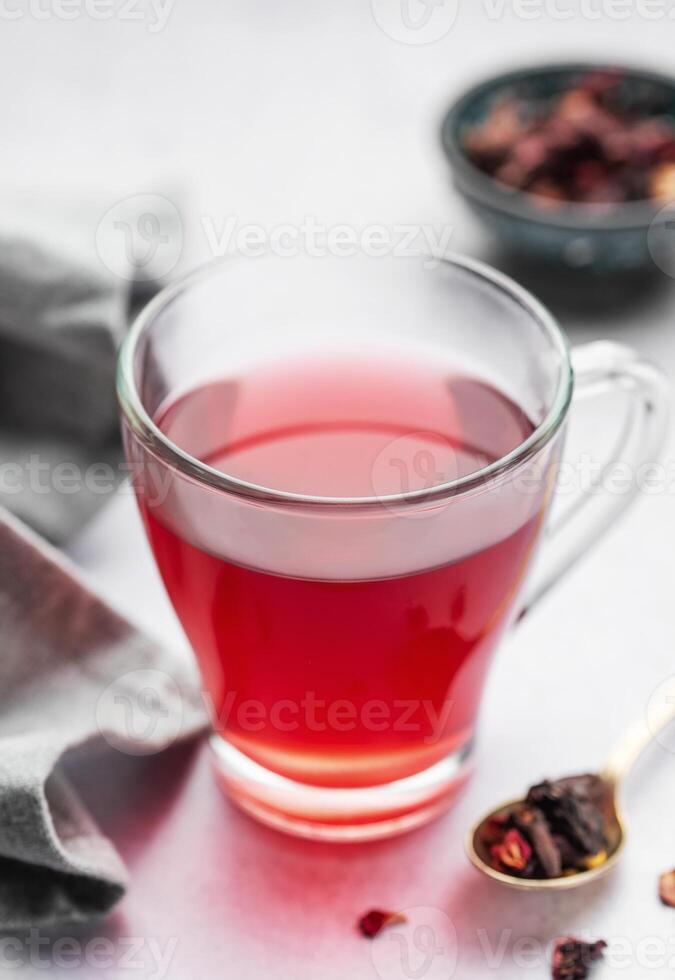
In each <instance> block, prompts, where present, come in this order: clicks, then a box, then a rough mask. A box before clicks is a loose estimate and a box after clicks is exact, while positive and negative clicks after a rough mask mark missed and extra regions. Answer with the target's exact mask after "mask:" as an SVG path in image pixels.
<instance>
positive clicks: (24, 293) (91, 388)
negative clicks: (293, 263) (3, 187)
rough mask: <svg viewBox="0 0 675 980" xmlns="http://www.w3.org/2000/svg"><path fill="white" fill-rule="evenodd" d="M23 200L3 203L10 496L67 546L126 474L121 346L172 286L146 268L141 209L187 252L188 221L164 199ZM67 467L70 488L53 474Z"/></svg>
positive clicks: (17, 509)
mask: <svg viewBox="0 0 675 980" xmlns="http://www.w3.org/2000/svg"><path fill="white" fill-rule="evenodd" d="M148 201H149V202H150V203H148ZM11 204H12V207H9V206H7V207H5V206H4V203H3V207H2V215H3V217H2V225H1V227H0V501H2V503H3V504H4V505H5V506H6V507H7V508H8V509H10V510H11V511H12V512H13V513H15V514H17V515H18V516H20V517H21V518H22V519H23V520H25V521H26V522H27V523H29V524H30V525H31V527H33V528H35V529H36V530H38V531H39V532H40V533H41V534H43V535H45V536H46V537H47V538H49V539H50V540H51V541H53V542H55V543H63V542H65V541H67V540H68V538H69V537H70V536H71V535H72V533H73V532H74V531H75V530H77V529H78V528H79V527H80V526H81V525H82V524H83V523H84V522H85V521H86V520H87V519H88V518H89V517H90V516H92V514H93V513H94V512H95V510H96V509H97V508H98V507H99V506H100V505H101V504H102V503H103V502H104V501H105V500H106V499H109V496H110V494H111V493H112V492H113V491H114V490H115V488H116V486H117V485H118V484H119V483H120V482H121V480H122V479H123V477H124V469H123V464H122V457H121V453H120V449H119V443H118V437H117V434H118V422H117V408H116V402H115V383H114V378H115V362H116V355H117V348H118V345H119V342H120V340H121V339H122V337H123V336H124V333H125V332H126V329H127V325H128V323H129V321H130V318H131V317H132V316H133V315H134V313H135V311H136V309H137V307H138V306H139V304H141V303H142V302H143V301H145V300H146V299H147V298H148V297H149V296H150V295H152V293H153V292H154V291H155V290H156V289H157V288H158V286H159V285H161V284H162V283H161V282H159V283H158V282H157V281H156V279H153V278H152V274H153V266H152V265H150V266H149V267H148V268H145V267H143V268H141V267H140V266H139V267H138V269H135V267H134V254H133V250H131V249H130V239H129V230H130V229H131V230H132V231H133V229H135V227H136V224H137V223H138V221H139V220H140V218H141V217H143V218H145V219H147V218H148V214H147V213H145V212H144V213H143V215H139V214H137V213H136V211H137V210H139V209H141V210H143V209H147V208H151V209H153V210H152V214H150V217H151V218H152V225H151V231H153V230H154V232H155V233H156V236H157V238H158V241H160V242H164V241H168V243H169V246H170V247H171V248H174V252H175V253H176V254H179V251H180V241H179V240H178V239H179V238H180V236H181V233H182V232H181V223H180V216H179V215H178V212H177V210H176V208H175V206H174V205H173V204H172V202H171V201H170V200H168V199H167V198H164V197H162V196H161V195H153V196H152V197H148V195H135V196H134V195H132V196H130V197H128V198H126V199H122V201H120V202H119V203H118V204H116V205H115V206H114V208H113V211H114V214H110V216H109V218H107V217H106V215H107V214H109V212H110V209H108V212H106V205H105V204H104V203H99V204H96V203H93V201H90V200H88V199H82V200H79V201H78V200H73V199H68V201H67V202H64V201H63V200H57V201H54V200H53V199H50V198H45V199H40V201H39V207H36V204H35V202H34V201H33V202H32V207H31V201H30V200H27V199H23V200H21V198H20V196H19V195H18V194H17V195H15V196H14V199H13V200H12V201H11ZM141 230H142V231H143V233H144V234H145V235H146V236H147V235H148V234H149V232H147V231H146V230H145V227H144V226H143V228H142V229H141ZM141 241H142V244H143V243H144V239H142V240H141ZM152 244H153V243H152V241H151V242H150V243H149V247H151V246H152ZM174 245H175V246H176V247H174ZM128 253H130V254H128ZM172 254H173V253H172ZM142 258H143V256H140V257H139V262H140V261H142ZM162 271H163V267H159V268H158V272H162ZM64 463H66V464H68V465H69V466H70V469H69V471H68V472H69V473H70V482H69V484H68V489H67V490H64V489H62V488H61V487H60V486H59V485H58V483H59V481H60V479H61V478H60V477H58V476H57V477H56V479H54V478H53V474H54V473H55V470H56V468H57V467H58V466H61V468H62V467H63V464H64ZM102 465H106V466H107V467H108V477H107V484H108V486H107V491H105V492H104V491H103V490H102V489H101V487H102V485H103V480H102V477H101V471H100V469H99V470H98V475H96V476H95V477H93V478H92V477H91V470H92V468H93V467H95V466H97V467H99V468H100V467H101V466H102Z"/></svg>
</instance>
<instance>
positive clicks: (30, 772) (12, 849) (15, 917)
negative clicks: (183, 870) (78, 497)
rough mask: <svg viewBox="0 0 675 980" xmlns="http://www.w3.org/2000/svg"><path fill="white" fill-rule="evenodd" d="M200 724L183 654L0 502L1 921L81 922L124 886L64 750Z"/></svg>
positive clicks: (147, 748) (147, 741) (126, 745)
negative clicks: (150, 633) (142, 628)
mask: <svg viewBox="0 0 675 980" xmlns="http://www.w3.org/2000/svg"><path fill="white" fill-rule="evenodd" d="M203 725H204V712H203V706H202V703H201V698H200V696H199V684H198V681H197V677H196V672H195V670H194V668H193V667H192V665H191V664H189V663H186V662H184V661H182V660H178V659H177V658H174V657H172V656H170V655H169V654H167V653H166V651H164V650H161V649H160V648H159V647H158V646H157V645H156V644H155V643H154V642H153V641H152V640H150V639H149V638H148V637H147V636H144V635H142V634H141V633H139V632H138V630H136V629H135V628H134V627H133V626H132V625H131V624H130V623H128V622H127V621H125V620H124V619H123V618H121V617H120V616H119V615H118V614H116V613H115V612H114V611H113V610H112V609H110V608H109V607H108V606H107V605H106V604H105V603H104V602H103V601H102V600H101V599H99V598H97V597H96V596H95V595H93V594H92V593H91V592H90V591H89V589H88V588H87V586H86V585H85V584H84V582H83V581H81V580H80V579H79V577H78V574H77V572H76V570H75V568H74V567H73V566H71V564H70V562H69V561H68V560H67V559H65V558H64V557H63V556H62V555H61V554H60V553H59V552H57V551H55V550H54V549H53V548H52V547H51V546H49V545H47V544H45V543H44V541H42V539H40V538H39V537H38V536H37V535H35V534H34V533H33V532H32V531H30V530H29V529H28V528H26V527H25V526H24V525H22V524H21V522H19V521H18V520H17V519H16V518H14V517H12V516H11V515H9V514H8V513H7V512H6V511H2V510H1V509H0V930H3V929H8V928H21V927H25V926H39V927H46V926H50V925H54V924H57V923H62V922H66V921H67V922H77V921H84V920H87V919H90V918H93V917H96V916H100V915H102V914H104V913H106V912H107V911H108V910H109V909H110V908H111V907H112V906H113V905H114V904H115V902H116V901H117V900H118V899H119V898H120V897H121V895H122V894H123V893H124V889H125V885H126V880H127V877H126V871H125V868H124V865H123V863H122V861H121V859H120V857H119V855H118V853H117V851H116V850H115V848H114V846H113V844H112V843H111V842H110V841H109V840H108V839H107V838H105V837H104V836H103V835H102V834H101V832H100V831H99V830H98V828H97V827H96V825H95V824H94V822H93V820H92V819H91V817H90V815H89V814H88V813H87V811H86V809H85V808H84V806H83V805H82V803H81V801H80V800H79V799H78V797H77V794H76V792H75V791H74V789H73V788H72V787H71V786H70V785H69V783H68V781H67V780H66V778H65V776H64V775H63V773H62V771H61V769H60V767H59V762H60V760H61V759H62V758H63V756H64V755H65V754H66V753H67V752H68V751H69V750H71V749H75V748H78V747H80V746H83V745H90V744H92V743H94V742H96V741H98V742H101V743H102V744H105V742H107V743H108V744H109V746H111V749H110V751H114V750H117V751H122V752H129V753H131V754H149V753H153V752H158V751H160V750H161V749H163V748H166V747H167V746H168V745H170V744H171V743H173V742H174V741H176V740H178V739H184V738H186V737H189V736H190V735H192V734H194V733H195V732H197V731H199V730H200V729H201V728H202V727H203Z"/></svg>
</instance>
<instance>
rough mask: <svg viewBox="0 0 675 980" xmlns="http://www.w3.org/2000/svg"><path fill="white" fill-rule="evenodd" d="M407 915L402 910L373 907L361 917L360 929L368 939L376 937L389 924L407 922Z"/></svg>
mask: <svg viewBox="0 0 675 980" xmlns="http://www.w3.org/2000/svg"><path fill="white" fill-rule="evenodd" d="M406 921H407V920H406V917H405V916H404V915H402V914H401V913H400V912H385V911H383V910H382V909H371V910H370V912H366V914H365V915H363V916H361V918H360V919H359V923H358V925H359V929H360V930H361V932H362V933H363V935H364V936H366V937H367V938H368V939H374V938H375V936H377V935H379V933H381V932H382V930H383V929H386V928H387V926H393V925H397V924H398V923H401V922H406Z"/></svg>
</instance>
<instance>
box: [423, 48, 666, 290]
mask: <svg viewBox="0 0 675 980" xmlns="http://www.w3.org/2000/svg"><path fill="white" fill-rule="evenodd" d="M617 67H621V66H617V65H603V64H593V63H584V64H581V63H580V64H571V65H555V66H548V67H541V68H530V69H525V70H521V71H516V72H510V73H507V74H503V75H499V76H497V77H495V78H492V79H490V80H489V81H486V82H483V83H482V84H480V85H476V86H474V87H473V88H471V89H470V90H469V91H468V92H466V93H465V94H464V95H463V96H462V97H461V98H460V99H458V101H457V102H455V104H454V105H453V106H452V107H451V109H450V110H449V112H448V113H447V115H446V116H445V119H444V120H443V126H442V131H441V135H442V140H443V148H444V150H445V153H446V155H447V157H448V160H449V161H450V165H451V167H452V170H453V174H454V179H455V184H456V186H457V188H458V190H459V192H460V193H461V194H462V195H463V197H464V198H465V199H466V200H467V202H468V203H469V205H470V206H471V208H472V209H473V210H474V212H475V213H476V214H477V216H478V217H479V218H480V219H481V221H482V222H483V223H484V224H485V225H486V226H488V227H489V229H490V230H491V231H492V232H493V233H494V234H495V235H496V236H497V237H498V238H499V239H500V241H501V243H502V245H503V246H504V247H506V248H507V249H508V250H509V251H512V252H514V253H517V254H519V255H520V256H524V257H530V258H533V259H537V260H539V261H547V262H549V263H551V262H553V263H558V264H560V263H563V264H564V265H565V266H569V267H574V268H577V269H588V270H591V271H593V272H599V273H607V272H609V273H616V272H622V271H628V270H635V271H644V270H646V269H647V268H649V267H652V266H653V262H652V258H651V255H650V250H649V245H648V240H647V234H648V232H649V229H650V227H651V226H652V223H653V222H654V219H655V217H656V215H657V214H658V213H659V211H660V210H661V209H662V207H663V203H661V204H655V203H654V202H653V201H635V202H630V203H626V204H617V205H616V207H614V208H613V209H612V210H611V212H606V211H605V212H604V213H603V212H602V211H599V210H598V209H597V208H594V207H593V206H590V205H584V204H577V203H570V204H565V205H563V206H561V207H560V208H558V209H556V211H555V212H551V211H547V210H543V209H542V208H541V207H537V205H536V204H533V203H532V199H531V196H530V195H528V194H527V193H525V192H523V191H518V190H514V189H513V188H509V187H507V186H506V185H505V184H502V183H500V182H499V181H497V180H495V179H494V178H493V177H491V176H489V174H486V173H484V172H483V171H482V170H480V169H478V167H476V166H475V165H474V164H473V163H472V162H471V160H470V159H469V158H468V156H467V154H466V152H465V151H464V149H463V145H464V136H465V133H466V131H467V129H468V128H470V127H472V126H475V125H476V124H478V123H480V122H481V121H483V120H484V119H485V118H486V116H487V114H488V112H489V110H490V108H491V106H492V104H493V103H494V102H495V100H497V99H499V98H501V97H503V96H504V95H505V94H507V93H511V94H514V95H515V96H523V97H526V96H529V97H535V98H542V99H545V98H551V97H555V95H556V94H557V93H558V92H563V91H565V90H566V89H567V88H569V87H570V85H572V84H573V83H574V81H575V79H576V78H577V77H578V76H580V75H583V74H586V73H588V72H590V71H597V70H603V69H611V68H617ZM621 72H622V76H623V77H622V81H621V83H620V84H621V85H624V86H627V94H628V95H629V96H631V95H633V94H635V95H637V96H639V97H640V98H643V99H647V100H649V101H650V102H651V101H653V102H654V103H655V104H657V105H658V107H659V108H658V114H659V115H666V116H671V117H672V118H673V120H674V121H675V81H673V80H671V79H670V78H668V77H666V76H664V75H659V74H656V73H654V72H649V71H641V70H637V69H633V68H623V67H621Z"/></svg>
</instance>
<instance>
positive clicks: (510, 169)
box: [463, 70, 675, 210]
mask: <svg viewBox="0 0 675 980" xmlns="http://www.w3.org/2000/svg"><path fill="white" fill-rule="evenodd" d="M463 145H464V149H465V151H466V154H467V156H468V157H469V159H470V160H471V161H472V163H473V164H474V165H475V166H476V167H478V168H479V169H480V170H482V171H484V172H485V173H487V174H489V175H490V176H491V177H493V178H494V179H495V180H497V181H498V182H499V183H501V184H503V185H505V186H506V187H508V188H511V189H512V190H519V191H524V192H525V193H527V195H528V197H529V199H530V201H531V203H532V204H534V205H535V206H536V207H539V208H543V209H545V210H555V209H556V208H560V207H562V206H563V205H565V204H567V203H577V204H586V205H591V206H596V207H598V206H600V207H601V208H602V209H603V210H612V209H613V208H615V207H616V206H617V205H619V204H622V203H625V202H628V201H644V200H650V199H651V200H654V201H657V202H662V203H667V202H669V201H672V200H674V199H675V166H674V164H675V119H674V118H673V114H672V112H671V110H670V106H669V104H668V100H667V98H665V96H664V93H663V92H662V91H660V90H659V87H658V85H654V86H648V85H647V86H645V84H644V83H640V82H639V81H635V80H634V79H632V78H631V76H630V75H628V74H626V73H625V72H621V71H619V70H603V71H596V72H590V73H586V74H580V75H577V76H575V77H573V78H571V79H570V81H569V83H568V85H567V86H566V87H565V88H563V89H562V90H561V91H560V92H559V93H558V94H557V95H553V96H551V95H548V94H546V95H542V94H541V93H540V92H538V90H537V88H536V86H534V87H529V88H528V86H527V85H526V84H523V83H520V84H518V85H514V86H512V87H511V88H510V89H509V90H508V91H507V92H506V93H505V94H504V95H502V96H501V97H500V98H499V99H497V100H496V101H495V102H494V103H493V104H492V106H491V107H490V109H489V111H488V113H487V116H486V117H485V119H484V120H482V121H481V122H480V123H478V124H475V125H472V126H470V127H468V129H467V130H466V132H465V133H464V136H463Z"/></svg>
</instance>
